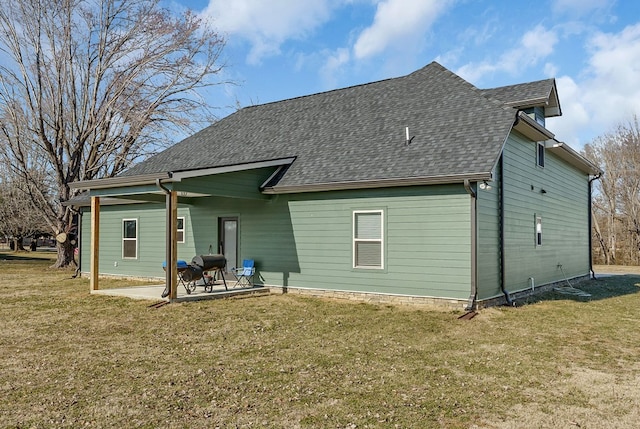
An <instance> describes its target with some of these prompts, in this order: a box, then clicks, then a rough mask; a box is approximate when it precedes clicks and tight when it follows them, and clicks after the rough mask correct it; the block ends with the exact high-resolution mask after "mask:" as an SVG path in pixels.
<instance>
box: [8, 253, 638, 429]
mask: <svg viewBox="0 0 640 429" xmlns="http://www.w3.org/2000/svg"><path fill="white" fill-rule="evenodd" d="M35 253H36V254H37V253H38V252H35ZM7 256H11V255H10V254H3V253H0V296H1V297H2V301H1V302H0V324H1V325H0V326H2V335H0V350H1V351H2V354H1V355H0V368H2V370H1V371H2V373H1V374H2V376H1V377H0V427H19V428H22V427H36V428H38V427H74V428H75V427H118V428H120V427H146V428H156V427H169V428H173V427H175V428H178V427H180V428H182V427H189V428H199V427H201V428H205V427H206V428H209V427H211V428H213V427H220V428H235V427H242V428H244V427H260V428H261V427H266V428H295V427H301V428H307V427H309V428H356V427H357V428H367V427H370V428H378V427H380V428H388V427H391V428H395V427H398V428H408V427H411V428H415V427H418V428H441V427H445V428H533V427H548V428H556V427H567V428H576V427H580V428H606V427H612V428H634V427H636V424H637V421H638V418H639V417H640V415H639V411H638V406H637V405H638V403H639V401H640V392H638V389H637V386H638V385H639V383H640V363H639V362H640V359H639V356H638V344H640V316H639V315H638V311H637V309H638V307H639V305H640V294H639V293H638V292H639V291H640V288H639V287H638V284H639V283H640V277H639V276H636V275H625V276H620V277H615V278H608V279H602V280H599V281H594V282H590V283H586V284H581V285H580V287H581V288H582V289H583V290H586V291H588V292H590V293H592V295H593V297H592V299H590V300H586V299H584V298H583V299H578V298H573V299H572V298H569V297H567V296H565V295H560V294H557V293H550V294H547V295H546V296H543V297H542V299H536V300H530V302H529V303H528V304H527V305H523V306H521V307H519V308H494V309H488V310H483V311H482V312H481V313H480V314H479V315H478V316H476V317H475V318H473V319H472V320H468V321H465V320H458V319H457V317H458V316H459V315H460V314H459V313H455V312H448V311H442V310H429V309H425V308H411V307H399V306H383V305H369V304H359V303H352V302H345V301H330V300H322V299H314V298H304V297H299V296H293V295H272V296H268V297H259V298H246V299H228V300H215V301H200V302H191V303H184V304H170V305H167V306H163V307H160V308H149V304H151V303H150V302H146V301H135V300H129V299H125V298H114V297H106V296H98V295H90V294H89V293H88V289H89V286H88V281H87V280H86V279H72V278H71V274H72V272H70V271H56V270H50V269H48V268H47V267H48V266H49V265H51V261H50V260H48V259H47V258H44V259H32V258H31V257H30V256H31V255H30V254H24V256H25V257H26V256H29V258H25V259H20V258H13V259H10V260H6V257H7ZM101 284H102V283H101Z"/></svg>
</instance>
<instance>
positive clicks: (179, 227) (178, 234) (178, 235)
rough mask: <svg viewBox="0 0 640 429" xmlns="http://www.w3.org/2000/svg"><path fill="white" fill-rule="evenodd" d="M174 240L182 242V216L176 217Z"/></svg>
mask: <svg viewBox="0 0 640 429" xmlns="http://www.w3.org/2000/svg"><path fill="white" fill-rule="evenodd" d="M176 241H177V242H178V243H184V218H183V217H179V218H178V225H177V226H176Z"/></svg>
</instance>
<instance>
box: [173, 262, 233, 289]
mask: <svg viewBox="0 0 640 429" xmlns="http://www.w3.org/2000/svg"><path fill="white" fill-rule="evenodd" d="M226 265H227V259H226V258H225V257H224V255H199V256H194V257H193V259H192V260H191V262H190V263H188V264H187V262H186V261H183V260H179V261H177V264H176V268H177V271H178V281H179V282H180V283H181V284H182V285H183V286H184V289H185V290H186V291H187V294H191V292H193V291H195V290H196V286H197V285H198V281H199V280H202V286H204V291H205V292H213V285H214V284H215V276H216V274H217V273H220V277H222V281H223V282H224V289H225V290H229V288H228V287H227V280H226V279H225V278H224V268H225V266H226ZM166 267H167V263H166V261H164V262H163V263H162V268H163V269H164V270H165V271H166ZM210 272H213V276H212V275H210V274H209V273H210ZM169 293H170V292H169V285H167V286H166V287H165V289H164V292H162V297H163V298H164V297H166V296H168V295H169Z"/></svg>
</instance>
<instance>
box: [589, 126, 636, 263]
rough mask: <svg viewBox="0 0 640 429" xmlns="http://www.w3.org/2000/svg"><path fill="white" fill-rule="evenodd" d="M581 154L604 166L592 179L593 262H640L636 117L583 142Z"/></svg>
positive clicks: (601, 166)
mask: <svg viewBox="0 0 640 429" xmlns="http://www.w3.org/2000/svg"><path fill="white" fill-rule="evenodd" d="M583 154H584V155H585V156H586V157H587V158H588V159H590V160H591V161H592V162H594V163H595V164H596V165H598V166H599V167H600V168H601V169H602V170H604V174H603V175H602V177H600V179H599V180H596V181H594V183H593V185H594V186H593V190H594V192H593V201H592V212H591V216H592V222H593V230H592V235H593V241H592V243H593V249H592V250H593V258H594V263H596V264H607V265H613V264H616V265H640V123H639V122H638V117H637V116H634V117H633V118H632V119H631V120H629V121H628V122H626V123H621V124H619V125H618V126H617V127H615V128H614V129H613V131H611V132H609V133H606V134H604V135H602V136H600V137H598V138H596V139H595V140H594V141H593V142H591V143H589V144H587V145H585V148H584V151H583Z"/></svg>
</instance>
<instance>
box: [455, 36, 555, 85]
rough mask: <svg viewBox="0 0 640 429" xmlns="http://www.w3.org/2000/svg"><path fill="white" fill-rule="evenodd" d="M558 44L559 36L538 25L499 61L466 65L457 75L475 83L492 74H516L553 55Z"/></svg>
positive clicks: (490, 60) (485, 61)
mask: <svg viewBox="0 0 640 429" xmlns="http://www.w3.org/2000/svg"><path fill="white" fill-rule="evenodd" d="M557 42H558V35H557V34H556V32H555V31H554V30H547V29H546V28H545V27H543V26H542V25H537V26H536V27H534V28H533V29H532V30H530V31H528V32H526V33H525V34H524V35H523V36H522V38H521V39H520V43H519V44H518V46H515V47H513V48H512V49H510V50H508V51H507V52H505V53H503V54H502V55H501V56H500V58H498V60H492V59H487V60H484V61H482V62H480V63H469V64H465V65H464V66H462V67H460V68H459V69H458V70H457V71H456V73H457V74H458V75H460V76H461V77H463V78H464V79H466V80H468V81H470V82H473V83H477V82H478V81H480V80H481V79H482V77H483V76H484V75H486V74H490V73H495V72H507V73H510V74H516V73H517V72H518V71H520V70H523V69H525V68H528V67H531V66H533V65H535V64H537V63H538V62H539V61H541V60H543V59H544V58H546V57H548V56H549V55H551V54H552V53H553V49H554V47H555V45H556V43H557Z"/></svg>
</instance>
